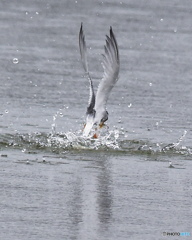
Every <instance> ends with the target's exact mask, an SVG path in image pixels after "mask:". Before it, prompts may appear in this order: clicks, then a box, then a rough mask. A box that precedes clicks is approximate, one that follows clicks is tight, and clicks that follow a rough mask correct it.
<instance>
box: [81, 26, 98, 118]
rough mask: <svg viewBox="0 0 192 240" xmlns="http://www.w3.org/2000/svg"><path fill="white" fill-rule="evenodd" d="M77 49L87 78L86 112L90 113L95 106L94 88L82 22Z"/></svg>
mask: <svg viewBox="0 0 192 240" xmlns="http://www.w3.org/2000/svg"><path fill="white" fill-rule="evenodd" d="M79 49H80V54H81V61H82V64H83V68H84V70H85V73H86V75H87V78H88V80H89V89H90V95H89V102H88V108H87V113H91V112H93V109H94V106H95V93H94V89H93V82H92V79H91V77H90V74H89V69H88V62H87V47H86V42H85V36H84V33H83V24H82V23H81V28H80V31H79Z"/></svg>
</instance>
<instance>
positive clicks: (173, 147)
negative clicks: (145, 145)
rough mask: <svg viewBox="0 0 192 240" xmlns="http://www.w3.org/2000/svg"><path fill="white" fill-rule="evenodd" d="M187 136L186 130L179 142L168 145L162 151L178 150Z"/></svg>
mask: <svg viewBox="0 0 192 240" xmlns="http://www.w3.org/2000/svg"><path fill="white" fill-rule="evenodd" d="M186 134H187V130H185V131H184V132H183V134H182V135H181V137H180V138H179V139H178V140H177V142H175V143H171V144H168V145H167V146H165V147H163V148H162V151H167V150H170V149H176V148H177V147H178V146H179V145H180V144H181V142H182V141H183V140H184V138H185V136H186Z"/></svg>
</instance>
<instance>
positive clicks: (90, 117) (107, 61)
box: [79, 23, 120, 138]
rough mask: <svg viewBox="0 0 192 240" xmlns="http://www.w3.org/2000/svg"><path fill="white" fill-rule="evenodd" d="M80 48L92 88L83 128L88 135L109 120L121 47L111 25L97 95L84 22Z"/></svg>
mask: <svg viewBox="0 0 192 240" xmlns="http://www.w3.org/2000/svg"><path fill="white" fill-rule="evenodd" d="M79 49H80V55H81V61H82V65H83V68H84V71H85V74H86V76H87V78H88V80H89V89H90V95H89V101H88V107H87V112H86V124H85V127H84V130H83V136H84V137H88V136H89V134H90V131H91V129H92V128H93V126H94V125H95V126H97V128H96V129H99V128H102V127H103V126H104V123H105V122H106V121H107V120H108V111H107V110H106V104H107V100H108V98H109V94H110V92H111V90H112V88H113V87H114V85H115V84H116V82H117V81H118V75H119V66H120V61H119V49H118V45H117V41H116V38H115V35H114V33H113V30H112V27H110V33H109V36H108V35H106V44H105V46H104V54H102V55H103V62H102V66H103V69H104V73H103V77H102V79H101V81H100V84H99V86H98V89H97V93H96V95H95V92H94V88H93V82H92V78H91V76H90V73H89V69H88V61H87V47H86V41H85V35H84V32H83V24H82V23H81V27H80V31H79ZM93 137H94V138H97V134H96V133H95V134H94V136H93Z"/></svg>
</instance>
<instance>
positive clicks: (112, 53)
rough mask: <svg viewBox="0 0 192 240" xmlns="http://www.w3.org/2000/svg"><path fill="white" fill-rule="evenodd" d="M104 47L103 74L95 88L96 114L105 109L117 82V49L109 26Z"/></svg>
mask: <svg viewBox="0 0 192 240" xmlns="http://www.w3.org/2000/svg"><path fill="white" fill-rule="evenodd" d="M104 49H105V54H103V63H102V65H103V69H104V74H103V78H102V80H101V82H100V84H99V87H98V90H97V94H96V102H95V110H96V113H97V114H98V115H100V114H99V113H101V112H102V111H104V110H105V107H106V103H107V100H108V97H109V94H110V92H111V89H112V88H113V87H114V85H115V83H116V82H117V80H118V74H119V63H120V62H119V50H118V45H117V41H116V39H115V35H114V33H113V30H112V27H110V36H106V45H105V46H104ZM98 117H99V116H98Z"/></svg>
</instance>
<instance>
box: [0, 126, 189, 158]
mask: <svg viewBox="0 0 192 240" xmlns="http://www.w3.org/2000/svg"><path fill="white" fill-rule="evenodd" d="M186 133H187V131H184V133H183V134H182V136H181V137H179V138H178V140H177V141H176V142H175V143H170V144H167V145H166V144H163V143H153V142H150V141H148V140H138V139H129V138H128V137H127V134H124V132H122V131H121V130H117V129H116V130H110V131H109V130H106V131H105V132H104V133H102V134H100V136H99V138H98V139H94V138H92V137H87V138H85V137H83V136H82V131H77V132H66V133H53V132H52V133H49V134H46V133H39V132H38V133H30V134H15V135H11V134H5V135H1V136H0V148H1V149H2V150H5V149H21V151H22V152H24V153H30V152H31V151H39V150H40V151H45V152H47V151H48V152H54V153H62V152H65V151H71V150H72V151H76V150H84V151H87V150H92V151H105V150H106V151H112V152H113V153H114V152H116V153H120V152H122V153H128V154H134V155H135V154H147V155H148V154H158V155H160V154H169V155H170V154H171V155H172V154H176V155H180V156H181V155H183V156H191V155H192V148H191V147H187V146H182V141H183V139H184V138H185V136H186Z"/></svg>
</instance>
